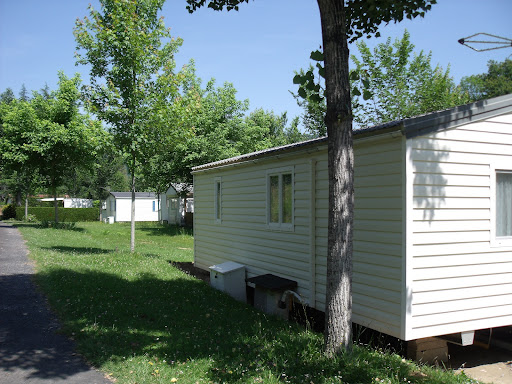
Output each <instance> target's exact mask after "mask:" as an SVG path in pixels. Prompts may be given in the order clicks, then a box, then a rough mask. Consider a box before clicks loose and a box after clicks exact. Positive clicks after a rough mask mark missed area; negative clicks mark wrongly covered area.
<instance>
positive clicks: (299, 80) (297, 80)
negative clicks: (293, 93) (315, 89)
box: [293, 74, 304, 84]
mask: <svg viewBox="0 0 512 384" xmlns="http://www.w3.org/2000/svg"><path fill="white" fill-rule="evenodd" d="M293 84H304V77H303V76H301V75H299V74H297V75H295V76H294V77H293Z"/></svg>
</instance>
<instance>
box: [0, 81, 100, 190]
mask: <svg viewBox="0 0 512 384" xmlns="http://www.w3.org/2000/svg"><path fill="white" fill-rule="evenodd" d="M79 85H80V77H79V75H75V76H74V77H73V78H68V77H66V76H65V75H64V74H63V73H59V87H58V89H57V90H56V91H54V92H48V93H45V94H37V93H34V97H33V98H32V99H31V100H29V101H24V100H21V99H20V100H14V101H12V102H11V103H9V104H6V103H2V104H0V120H1V123H2V128H3V129H2V131H1V132H0V158H1V163H2V167H3V176H4V178H6V179H7V183H8V185H9V186H10V189H11V190H12V191H13V192H16V193H17V194H24V195H27V194H28V193H30V192H33V191H34V190H35V189H36V188H38V187H40V186H41V185H46V186H48V187H50V188H51V189H52V191H53V193H54V194H55V193H56V189H57V188H58V187H60V186H61V185H63V183H64V181H65V180H67V178H69V177H70V176H71V175H74V174H76V172H77V171H79V170H80V169H90V168H92V167H93V164H94V163H95V156H96V153H97V152H98V150H99V148H101V146H102V143H103V139H104V137H105V135H106V132H105V131H103V129H102V128H101V126H100V124H98V123H97V122H95V121H93V120H91V119H90V118H89V116H87V115H82V114H81V113H80V112H79V92H78V86H79Z"/></svg>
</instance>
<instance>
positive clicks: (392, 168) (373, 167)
mask: <svg viewBox="0 0 512 384" xmlns="http://www.w3.org/2000/svg"><path fill="white" fill-rule="evenodd" d="M401 170H402V163H400V162H398V163H390V162H386V163H384V164H381V163H373V164H369V165H365V166H361V165H356V166H355V167H354V178H357V177H365V176H381V175H389V174H392V173H397V174H400V173H401Z"/></svg>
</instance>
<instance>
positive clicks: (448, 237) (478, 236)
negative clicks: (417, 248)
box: [412, 230, 491, 245]
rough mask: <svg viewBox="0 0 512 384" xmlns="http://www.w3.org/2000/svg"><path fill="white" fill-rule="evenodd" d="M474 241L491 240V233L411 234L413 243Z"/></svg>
mask: <svg viewBox="0 0 512 384" xmlns="http://www.w3.org/2000/svg"><path fill="white" fill-rule="evenodd" d="M475 241H491V234H490V232H489V231H488V230H487V231H466V232H424V233H414V234H413V235H412V244H413V245H427V244H433V245H435V244H452V243H472V242H475Z"/></svg>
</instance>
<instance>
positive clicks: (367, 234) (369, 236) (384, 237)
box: [353, 230, 402, 245]
mask: <svg viewBox="0 0 512 384" xmlns="http://www.w3.org/2000/svg"><path fill="white" fill-rule="evenodd" d="M353 238H354V241H359V240H361V241H372V242H375V243H379V244H398V245H401V244H402V234H401V233H393V232H377V231H363V230H357V231H356V230H354V231H353Z"/></svg>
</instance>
